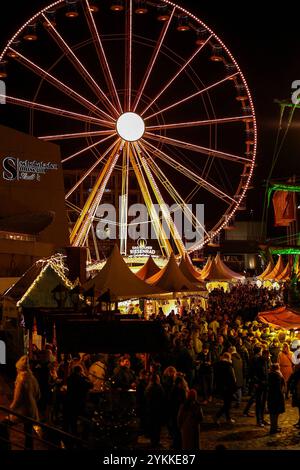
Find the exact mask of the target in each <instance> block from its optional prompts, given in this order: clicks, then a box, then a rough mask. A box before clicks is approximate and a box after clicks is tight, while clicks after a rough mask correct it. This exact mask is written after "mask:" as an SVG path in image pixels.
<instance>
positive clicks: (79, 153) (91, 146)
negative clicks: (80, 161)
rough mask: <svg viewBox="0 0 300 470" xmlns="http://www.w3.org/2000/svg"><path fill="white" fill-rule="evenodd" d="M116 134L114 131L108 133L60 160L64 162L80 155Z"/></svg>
mask: <svg viewBox="0 0 300 470" xmlns="http://www.w3.org/2000/svg"><path fill="white" fill-rule="evenodd" d="M116 135H117V134H116V133H115V134H111V135H108V136H107V137H105V138H104V139H101V140H98V141H97V142H94V143H93V144H91V145H89V146H88V147H84V148H82V149H81V150H79V151H78V152H75V153H73V154H72V155H69V156H68V157H66V158H63V159H62V161H61V162H62V163H66V162H68V161H69V160H72V159H73V158H75V157H78V155H81V154H82V153H84V152H87V151H88V150H91V149H92V148H94V147H96V146H97V145H99V144H102V143H103V142H106V141H107V140H108V139H111V138H112V137H116Z"/></svg>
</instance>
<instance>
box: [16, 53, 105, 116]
mask: <svg viewBox="0 0 300 470" xmlns="http://www.w3.org/2000/svg"><path fill="white" fill-rule="evenodd" d="M10 50H11V51H12V52H14V54H15V60H17V61H18V62H19V63H21V64H23V65H24V66H25V67H27V68H28V69H30V70H31V71H32V72H34V73H35V74H36V75H38V76H40V77H42V78H44V79H45V80H46V81H47V82H49V83H51V84H52V85H53V86H54V87H55V88H57V89H58V90H60V91H61V92H62V93H64V94H66V95H67V96H69V97H70V98H72V99H73V100H75V101H76V102H77V103H80V104H82V105H83V106H84V107H85V108H87V109H88V110H89V111H91V112H92V113H94V114H98V115H100V116H101V115H102V114H103V113H102V111H101V109H99V108H98V106H96V105H94V104H93V103H91V102H90V101H88V100H87V99H85V98H84V97H83V96H82V95H80V94H79V93H77V92H76V91H75V90H73V89H72V88H70V87H69V86H68V85H66V84H65V83H63V82H62V81H61V80H58V79H57V78H56V77H54V76H53V75H51V74H50V73H48V72H47V71H46V70H44V69H42V68H41V67H39V66H38V65H37V64H35V63H34V62H32V61H31V60H29V59H28V58H27V57H25V56H24V55H22V54H21V53H20V52H18V51H16V50H14V49H13V48H10Z"/></svg>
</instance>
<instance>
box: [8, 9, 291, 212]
mask: <svg viewBox="0 0 300 470" xmlns="http://www.w3.org/2000/svg"><path fill="white" fill-rule="evenodd" d="M47 4H49V1H44V0H43V1H42V0H30V1H28V0H27V1H24V0H18V1H16V0H15V1H12V2H5V11H2V14H1V17H0V26H1V28H0V31H1V33H0V44H1V46H3V45H4V44H5V42H6V40H7V39H8V38H9V37H10V36H11V35H12V34H13V33H14V32H15V31H16V29H17V27H18V26H19V25H21V24H23V22H24V21H25V19H26V18H28V17H30V15H31V14H32V13H33V12H35V11H36V10H37V8H38V7H41V6H43V5H47ZM178 4H180V5H182V6H184V7H186V8H187V9H189V10H190V11H191V12H193V13H195V14H196V15H197V16H198V17H199V18H200V19H202V20H203V21H204V22H205V23H206V24H207V25H208V26H209V27H211V28H212V29H213V30H214V31H215V32H216V34H218V36H219V37H220V38H221V39H222V40H223V42H224V43H225V44H226V45H227V47H229V49H230V50H231V52H232V53H233V55H234V56H235V58H236V59H237V61H238V63H239V64H240V66H241V69H242V71H243V73H244V75H245V77H246V79H247V81H248V84H249V86H250V89H251V91H252V95H253V99H254V103H255V106H256V110H257V119H258V128H259V147H258V157H257V164H258V167H257V169H256V176H255V180H254V181H255V188H256V189H255V190H253V192H252V196H250V197H249V201H248V209H250V208H253V209H254V211H255V213H254V214H255V218H259V209H260V207H261V200H262V193H263V189H262V188H263V186H262V185H263V180H264V178H265V177H266V175H267V174H268V171H269V168H270V162H271V159H272V153H273V150H274V141H275V136H276V132H277V126H278V118H279V107H278V105H276V104H274V99H275V98H279V99H286V98H289V97H290V96H291V83H292V82H293V81H294V80H297V79H299V80H300V67H299V58H300V35H299V15H298V14H297V12H295V11H294V8H293V5H294V4H295V2H293V3H291V2H285V3H284V2H281V3H280V4H278V5H277V4H276V5H275V3H273V2H272V3H271V2H270V3H269V2H268V3H266V6H267V7H268V8H262V2H261V0H260V1H256V0H255V1H252V2H250V3H249V2H244V3H240V2H211V1H198V0H180V1H178ZM299 127H300V111H299V110H298V111H296V113H295V117H294V122H293V126H292V129H291V131H290V132H289V134H288V136H287V140H286V143H285V145H284V147H283V150H282V153H281V156H280V158H279V160H278V164H277V166H276V168H275V170H274V173H273V176H274V178H276V177H280V178H282V177H288V176H291V175H292V174H298V176H299V175H300V163H299V150H300V140H299V134H298V128H299Z"/></svg>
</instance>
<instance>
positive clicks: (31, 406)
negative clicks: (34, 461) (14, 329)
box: [10, 356, 40, 449]
mask: <svg viewBox="0 0 300 470" xmlns="http://www.w3.org/2000/svg"><path fill="white" fill-rule="evenodd" d="M16 369H17V378H16V381H15V388H14V397H13V401H12V403H11V405H10V409H11V410H12V411H16V412H17V413H19V414H21V415H23V416H26V417H27V418H31V419H34V420H36V421H38V420H39V410H38V405H37V402H38V400H39V398H40V387H39V384H38V381H37V379H36V378H35V376H34V375H33V373H32V371H31V369H30V366H29V358H28V356H22V357H21V358H20V359H19V360H18V361H17V363H16ZM13 420H14V418H13ZM16 420H17V419H16ZM24 433H25V449H33V424H32V422H30V421H24Z"/></svg>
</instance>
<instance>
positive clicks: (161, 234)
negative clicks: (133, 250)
mask: <svg viewBox="0 0 300 470" xmlns="http://www.w3.org/2000/svg"><path fill="white" fill-rule="evenodd" d="M129 158H130V162H131V165H132V168H133V171H134V173H135V176H136V179H137V181H138V183H139V186H140V189H141V193H142V195H143V199H144V201H145V204H146V207H147V210H148V214H149V216H150V219H151V223H152V225H153V228H154V231H155V235H156V238H157V240H158V242H159V246H160V250H161V252H162V253H163V254H166V255H167V256H170V254H171V253H172V251H173V250H172V247H171V245H170V241H169V240H168V237H167V234H166V233H165V230H164V228H163V226H162V224H161V221H160V219H159V216H158V214H157V211H156V210H155V206H154V204H153V201H152V197H151V194H150V191H149V188H148V185H147V182H146V180H145V177H144V174H143V172H142V168H141V165H140V162H139V158H138V154H137V150H136V147H135V146H134V145H132V146H130V151H129Z"/></svg>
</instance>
